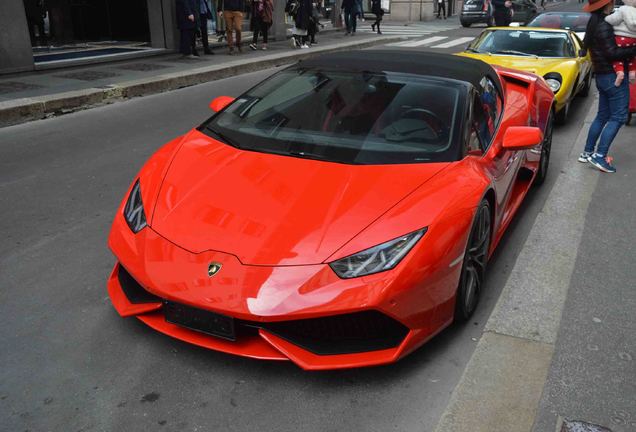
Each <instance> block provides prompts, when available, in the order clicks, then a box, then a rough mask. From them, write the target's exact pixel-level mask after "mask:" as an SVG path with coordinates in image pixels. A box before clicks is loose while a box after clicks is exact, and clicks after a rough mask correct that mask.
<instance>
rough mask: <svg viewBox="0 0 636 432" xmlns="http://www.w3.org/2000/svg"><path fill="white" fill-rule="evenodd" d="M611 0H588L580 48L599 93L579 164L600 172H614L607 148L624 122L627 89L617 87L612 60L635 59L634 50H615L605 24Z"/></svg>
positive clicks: (626, 84)
mask: <svg viewBox="0 0 636 432" xmlns="http://www.w3.org/2000/svg"><path fill="white" fill-rule="evenodd" d="M613 8H614V2H613V1H612V0H589V3H588V4H586V5H585V6H584V7H583V10H584V11H586V12H591V13H592V14H591V15H592V16H591V17H590V20H589V21H588V23H587V28H586V30H585V38H584V39H583V46H584V47H585V49H587V50H589V52H590V58H591V59H592V69H593V71H594V74H595V80H596V88H597V89H598V93H599V100H598V112H597V114H596V117H595V118H594V121H593V122H592V124H591V126H590V130H589V132H588V135H587V140H586V142H585V149H584V150H583V152H582V153H581V154H580V155H579V158H578V161H579V162H582V163H587V162H589V163H590V164H592V165H594V166H595V167H596V168H598V169H599V170H601V171H603V172H607V173H614V172H616V168H615V167H614V165H613V160H612V158H611V157H609V156H608V153H609V149H610V146H611V145H612V142H613V141H614V138H616V135H617V134H618V131H619V130H620V128H621V127H622V126H623V125H624V124H625V121H626V120H627V111H628V104H629V87H628V83H627V80H623V82H622V83H621V84H620V85H619V86H616V85H615V82H616V72H614V68H613V67H612V62H614V61H623V62H624V61H627V60H628V59H630V58H632V57H634V56H636V47H622V48H621V47H618V46H617V45H616V40H615V36H614V28H613V27H612V26H611V25H610V24H609V23H608V22H607V21H605V17H606V16H607V15H609V14H610V13H612V9H613Z"/></svg>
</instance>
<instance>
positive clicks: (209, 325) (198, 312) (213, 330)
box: [163, 301, 236, 341]
mask: <svg viewBox="0 0 636 432" xmlns="http://www.w3.org/2000/svg"><path fill="white" fill-rule="evenodd" d="M163 310H164V316H165V319H166V321H167V322H169V323H171V324H176V325H178V326H181V327H185V328H188V329H190V330H194V331H198V332H201V333H205V334H209V335H211V336H216V337H218V338H221V339H226V340H230V341H235V340H236V332H235V331H234V319H233V318H232V317H228V316H225V315H221V314H217V313H215V312H210V311H207V310H203V309H197V308H193V307H191V306H186V305H183V304H180V303H175V302H171V301H166V302H164V305H163Z"/></svg>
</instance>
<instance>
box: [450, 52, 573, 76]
mask: <svg viewBox="0 0 636 432" xmlns="http://www.w3.org/2000/svg"><path fill="white" fill-rule="evenodd" d="M459 55H462V56H466V57H473V58H477V59H479V60H483V61H485V62H486V63H488V64H493V65H499V66H505V67H509V68H511V69H519V70H522V71H525V72H531V73H533V74H537V75H541V76H542V75H545V74H547V73H548V72H552V71H554V70H555V69H558V68H561V67H564V66H565V67H567V65H568V64H571V65H572V66H576V60H575V59H573V58H551V57H539V58H538V59H537V58H536V57H527V56H513V55H500V54H493V55H488V54H476V53H468V52H463V53H460V54H459Z"/></svg>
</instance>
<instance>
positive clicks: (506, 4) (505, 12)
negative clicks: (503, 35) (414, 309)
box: [492, 0, 512, 27]
mask: <svg viewBox="0 0 636 432" xmlns="http://www.w3.org/2000/svg"><path fill="white" fill-rule="evenodd" d="M492 5H493V7H494V9H495V12H494V13H493V15H494V17H495V25H497V26H501V27H507V26H509V25H510V22H511V21H512V2H511V1H510V0H492Z"/></svg>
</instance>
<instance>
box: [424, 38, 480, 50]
mask: <svg viewBox="0 0 636 432" xmlns="http://www.w3.org/2000/svg"><path fill="white" fill-rule="evenodd" d="M473 39H475V38H474V37H463V38H459V39H455V40H452V41H450V42H446V43H443V44H440V45H435V46H433V47H431V48H450V47H454V46H455V45H461V44H463V43H466V42H469V41H471V40H473Z"/></svg>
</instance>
